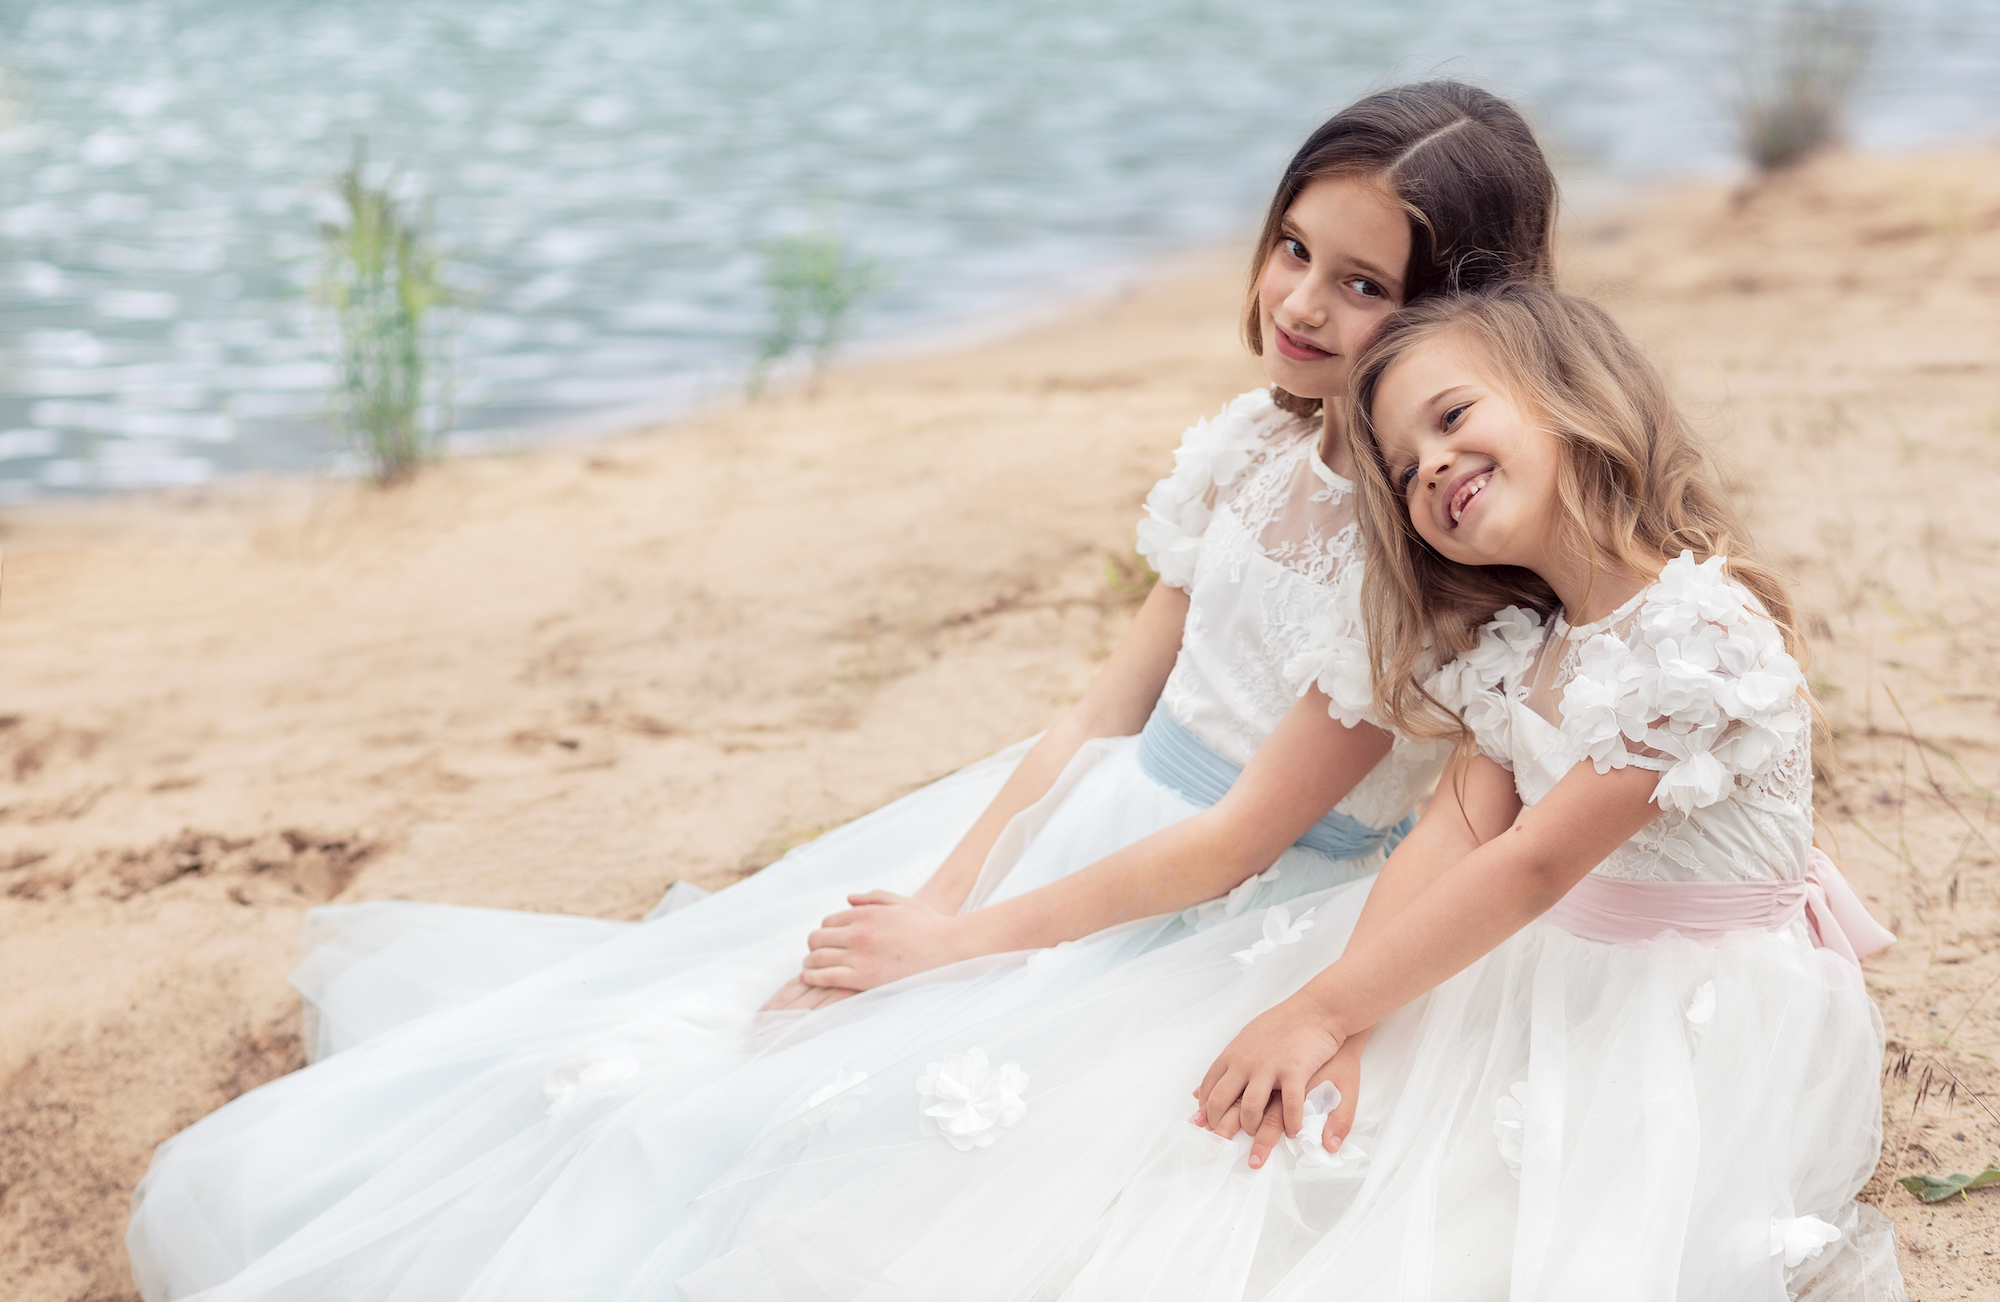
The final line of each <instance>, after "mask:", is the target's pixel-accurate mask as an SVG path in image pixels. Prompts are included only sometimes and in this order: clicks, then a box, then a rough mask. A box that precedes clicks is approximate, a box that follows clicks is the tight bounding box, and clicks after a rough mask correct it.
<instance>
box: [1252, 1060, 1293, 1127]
mask: <svg viewBox="0 0 2000 1302" xmlns="http://www.w3.org/2000/svg"><path fill="white" fill-rule="evenodd" d="M1277 1084H1278V1082H1277V1080H1276V1079H1275V1078H1274V1077H1273V1076H1272V1075H1271V1073H1269V1072H1267V1071H1259V1072H1258V1073H1257V1074H1256V1075H1254V1076H1252V1077H1250V1079H1249V1080H1248V1081H1246V1082H1244V1085H1243V1093H1242V1096H1241V1097H1242V1099H1243V1102H1242V1104H1241V1106H1242V1108H1243V1115H1244V1116H1245V1117H1261V1116H1263V1115H1264V1109H1265V1107H1266V1106H1268V1105H1269V1104H1270V1102H1271V1091H1272V1090H1273V1089H1274V1088H1275V1087H1276V1086H1277ZM1294 1129H1296V1127H1294Z"/></svg>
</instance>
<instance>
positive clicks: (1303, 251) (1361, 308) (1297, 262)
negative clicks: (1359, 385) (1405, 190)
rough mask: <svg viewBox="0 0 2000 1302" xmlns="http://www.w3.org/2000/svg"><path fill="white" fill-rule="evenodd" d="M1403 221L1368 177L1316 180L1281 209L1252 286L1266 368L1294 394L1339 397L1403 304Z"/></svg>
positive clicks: (1406, 256) (1406, 253) (1406, 230)
mask: <svg viewBox="0 0 2000 1302" xmlns="http://www.w3.org/2000/svg"><path fill="white" fill-rule="evenodd" d="M1409 262H1410V220H1409V218H1408V217H1407V216H1406V215H1405V214H1404V213H1403V210H1402V209H1401V208H1399V207H1398V206H1397V205H1396V202H1395V201H1394V200H1393V199H1391V198H1390V197H1389V196H1388V195H1387V194H1385V193H1384V192H1383V190H1382V188H1381V187H1380V186H1379V185H1376V184H1375V183H1374V182H1373V181H1370V180H1366V179H1363V178H1361V177H1353V176H1335V177H1323V178H1321V179H1320V180H1317V181H1314V182H1313V183H1312V184H1311V185H1308V186H1307V187H1306V188H1305V189H1304V190H1302V191H1300V192H1299V197H1298V198H1297V199H1294V200H1293V201H1292V206H1291V207H1290V208H1287V209H1286V210H1285V220H1284V225H1283V227H1282V228H1281V229H1280V231H1279V234H1278V242H1277V243H1276V244H1275V245H1274V246H1272V248H1271V251H1270V253H1269V254H1268V255H1267V256H1266V258H1265V260H1264V273H1263V275H1262V277H1260V278H1259V280H1258V282H1257V310H1258V312H1259V314H1260V315H1261V317H1262V325H1263V337H1264V371H1265V373H1266V374H1267V375H1269V376H1270V377H1271V382H1272V383H1273V384H1276V385H1277V386H1278V387H1279V388H1281V389H1284V390H1285V391H1286V392H1288V393H1295V394H1297V395H1298V396H1299V397H1301V398H1321V399H1326V398H1338V397H1340V395H1341V394H1343V393H1345V392H1346V391H1347V375H1348V372H1349V371H1350V370H1351V369H1352V368H1353V365H1354V359H1355V358H1357V357H1359V356H1360V355H1361V354H1362V353H1363V352H1364V351H1365V350H1366V349H1367V347H1368V344H1369V342H1370V341H1371V340H1373V339H1374V338H1375V332H1376V330H1377V329H1379V328H1380V327H1381V325H1382V321H1383V318H1385V317H1387V316H1388V315H1389V314H1390V313H1391V312H1393V311H1395V310H1396V309H1397V308H1399V307H1401V306H1402V305H1403V274H1404V271H1405V269H1406V268H1407V267H1408V266H1409Z"/></svg>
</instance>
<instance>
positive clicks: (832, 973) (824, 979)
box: [799, 967, 870, 990]
mask: <svg viewBox="0 0 2000 1302" xmlns="http://www.w3.org/2000/svg"><path fill="white" fill-rule="evenodd" d="M799 980H801V981H803V982H805V983H806V984H807V985H809V986H819V987H821V988H822V989H824V988H825V987H828V986H845V987H847V988H848V989H849V990H866V989H868V988H869V985H870V983H869V982H868V981H867V980H866V979H864V978H863V977H862V975H861V974H860V973H859V972H857V971H855V970H854V969H853V968H851V967H810V968H807V969H806V970H805V971H803V972H801V973H799Z"/></svg>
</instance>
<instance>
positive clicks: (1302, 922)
mask: <svg viewBox="0 0 2000 1302" xmlns="http://www.w3.org/2000/svg"><path fill="white" fill-rule="evenodd" d="M1313 913H1314V910H1312V909H1307V910H1306V911H1305V912H1304V913H1301V914H1300V915H1299V919H1298V921H1297V922H1294V921H1292V914H1291V910H1289V909H1287V908H1286V907H1285V906H1284V905H1282V904H1277V905H1273V906H1272V907H1270V908H1268V909H1266V910H1264V935H1263V938H1262V939H1261V940H1258V941H1257V942H1256V943H1255V944H1253V945H1251V946H1250V948H1248V949H1239V950H1237V951H1236V952H1235V953H1234V954H1231V955H1230V956H1229V957H1231V958H1233V959H1235V960H1236V961H1237V962H1238V963H1240V964H1242V965H1243V966H1244V967H1249V966H1250V965H1251V964H1252V963H1255V962H1256V961H1257V960H1258V959H1259V958H1261V957H1263V956H1264V955H1266V954H1268V953H1270V952H1271V951H1272V950H1274V949H1276V948H1277V947H1278V946H1280V945H1291V944H1295V943H1296V942H1297V941H1298V939H1299V937H1301V936H1303V935H1305V934H1306V933H1307V932H1308V931H1311V930H1312V925H1313Z"/></svg>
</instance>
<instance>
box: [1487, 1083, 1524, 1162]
mask: <svg viewBox="0 0 2000 1302" xmlns="http://www.w3.org/2000/svg"><path fill="white" fill-rule="evenodd" d="M1493 1137H1494V1138H1495V1139H1497V1140H1499V1141H1500V1160H1501V1161H1503V1162H1505V1163H1506V1164H1507V1169H1508V1171H1510V1172H1512V1173H1513V1176H1514V1178H1515V1179H1516V1180H1518V1179H1520V1178H1521V1153H1522V1149H1523V1148H1524V1146H1525V1144H1526V1142H1527V1137H1528V1082H1526V1081H1524V1080H1521V1081H1515V1082H1514V1084H1513V1086H1512V1088H1510V1089H1509V1090H1508V1091H1507V1092H1506V1093H1505V1094H1502V1095H1501V1096H1500V1097H1499V1098H1498V1099H1496V1100H1494V1103H1493Z"/></svg>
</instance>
